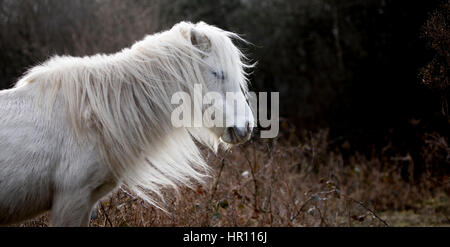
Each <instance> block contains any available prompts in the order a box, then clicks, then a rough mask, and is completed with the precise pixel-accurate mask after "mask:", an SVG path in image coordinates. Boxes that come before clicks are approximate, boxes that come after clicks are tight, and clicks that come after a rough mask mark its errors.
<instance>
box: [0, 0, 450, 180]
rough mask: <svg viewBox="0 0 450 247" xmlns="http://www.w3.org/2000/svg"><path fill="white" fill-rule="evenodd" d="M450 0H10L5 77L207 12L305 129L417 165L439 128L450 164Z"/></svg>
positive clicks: (0, 43) (203, 17) (0, 39)
mask: <svg viewBox="0 0 450 247" xmlns="http://www.w3.org/2000/svg"><path fill="white" fill-rule="evenodd" d="M448 6H449V2H448V1H398V0H346V1H339V0H216V1H209V0H173V1H163V0H134V1H121V0H97V1H91V0H39V1H30V0H0V75H1V76H0V88H9V87H11V86H12V85H13V84H14V83H15V82H16V81H17V79H18V78H19V77H20V76H21V75H22V74H23V73H24V72H25V71H26V70H27V68H29V67H31V66H33V65H36V64H38V63H39V62H42V61H44V60H45V59H47V58H48V57H50V56H52V55H55V54H58V55H62V54H67V55H76V56H84V55H91V54H95V53H99V52H104V53H111V52H115V51H118V50H120V49H121V48H124V47H127V46H130V45H131V44H132V43H133V42H134V41H136V40H140V39H141V38H143V37H144V35H145V34H150V33H153V32H156V31H160V30H164V29H167V28H170V27H171V26H173V25H174V24H175V23H176V22H179V21H181V20H187V21H192V22H197V21H205V22H207V23H209V24H213V25H217V26H218V27H221V28H223V29H227V30H230V31H233V32H237V33H239V34H241V35H242V36H243V37H244V38H245V39H247V40H248V41H250V42H251V43H252V44H253V45H246V44H242V43H240V44H238V45H239V46H240V47H242V49H243V50H244V51H245V53H246V54H247V55H248V56H249V57H250V58H251V60H252V61H257V62H258V65H257V67H256V69H255V70H254V71H253V74H252V75H251V82H252V90H253V91H279V92H280V103H281V106H280V108H281V109H280V112H281V116H282V119H283V121H286V122H288V123H289V125H291V126H295V130H296V131H297V132H298V133H301V132H303V131H305V130H307V131H316V130H319V129H329V130H330V139H331V141H330V144H331V145H334V146H335V147H336V148H339V149H341V150H343V151H342V152H344V153H345V152H348V153H354V152H363V153H366V154H368V155H373V153H374V152H375V153H381V152H386V151H385V150H386V147H389V150H391V151H390V152H392V153H395V154H403V155H407V154H411V156H412V158H413V160H414V162H415V163H414V164H416V165H417V166H418V168H419V169H416V170H415V171H419V172H420V168H421V167H425V163H427V158H426V156H425V155H423V153H424V152H427V151H426V150H428V149H427V148H429V149H430V150H434V149H436V147H435V146H433V145H432V144H433V141H430V140H434V139H433V138H435V139H436V138H437V139H439V140H440V141H439V143H441V144H439V145H441V146H439V148H438V149H439V150H440V151H439V160H438V161H435V162H437V163H438V164H439V167H441V168H445V169H444V170H447V171H448V170H450V169H449V168H448V167H449V159H450V155H449V149H448V144H447V143H448V139H447V138H448V136H449V118H448V106H447V98H448V95H449V92H448V83H449V82H448V70H449V64H450V62H449V61H450V59H449V25H450V23H449V7H448ZM430 136H431V137H430ZM427 138H428V139H427ZM430 138H431V139H430ZM442 138H444V139H442ZM442 140H443V141H442ZM430 143H431V144H430ZM442 143H444V144H442ZM430 145H431V146H430ZM436 145H438V144H436Z"/></svg>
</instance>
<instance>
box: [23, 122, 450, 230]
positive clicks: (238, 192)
mask: <svg viewBox="0 0 450 247" xmlns="http://www.w3.org/2000/svg"><path fill="white" fill-rule="evenodd" d="M282 128H283V131H282V133H281V134H280V136H279V137H278V138H277V139H265V140H252V141H251V142H249V143H247V144H245V145H242V146H236V147H233V148H232V149H231V150H230V151H229V152H228V153H220V154H218V155H214V154H211V153H207V155H206V156H207V159H208V162H209V164H210V165H211V166H212V167H213V168H214V171H215V174H214V176H213V177H212V178H211V179H210V180H209V181H208V183H207V185H206V186H201V185H198V186H197V187H196V188H194V189H189V188H181V189H180V193H179V194H178V195H177V194H176V193H171V192H167V198H166V205H167V210H168V213H164V212H162V211H161V210H159V209H157V208H155V207H153V206H151V205H148V204H146V203H145V202H143V201H142V200H141V199H139V198H137V197H136V196H134V195H133V194H131V193H130V192H128V191H127V189H126V187H122V188H120V189H119V190H118V191H116V192H114V193H113V194H111V195H110V196H109V197H107V198H105V199H104V200H103V201H102V202H100V203H99V205H98V207H97V208H96V210H95V212H94V214H93V217H92V220H91V226H294V227H297V226H419V225H427V226H443V225H447V226H449V225H450V202H449V193H450V183H449V181H450V179H449V177H446V176H441V177H436V176H431V175H430V174H428V173H427V172H425V173H424V174H423V175H422V176H421V177H420V178H415V179H405V174H404V173H405V172H404V167H405V166H406V167H408V166H409V167H411V168H412V167H413V164H412V163H413V161H412V160H411V159H410V157H409V155H407V156H399V157H383V155H382V154H378V155H372V156H371V157H367V156H365V155H361V154H358V153H355V154H353V155H351V156H349V157H347V158H344V156H343V155H342V154H341V152H339V151H338V150H337V149H336V150H333V149H331V148H330V147H331V146H330V142H331V141H330V140H329V139H328V131H325V130H324V131H320V132H318V133H305V134H304V135H303V136H302V137H300V138H299V137H298V136H297V135H295V134H294V132H295V130H293V129H292V128H290V127H289V124H287V123H282ZM441 138H442V137H441ZM442 140H443V141H444V142H445V145H447V144H446V143H447V141H448V140H447V139H445V138H443V139H442ZM428 145H429V144H428ZM440 145H443V144H442V143H441V144H440ZM388 148H389V147H388V146H387V147H386V149H388ZM425 148H429V147H428V146H426V147H425ZM447 148H448V146H447ZM385 151H386V150H385ZM430 162H431V161H430ZM411 177H413V176H412V175H411ZM407 180H409V181H407ZM21 225H22V226H46V225H48V214H45V215H43V216H40V217H37V218H36V219H33V220H30V221H27V222H25V223H23V224H21Z"/></svg>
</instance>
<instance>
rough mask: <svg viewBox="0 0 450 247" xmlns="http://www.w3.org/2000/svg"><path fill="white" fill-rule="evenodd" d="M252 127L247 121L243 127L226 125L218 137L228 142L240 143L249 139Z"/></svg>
mask: <svg viewBox="0 0 450 247" xmlns="http://www.w3.org/2000/svg"><path fill="white" fill-rule="evenodd" d="M252 129H253V128H252V127H251V126H250V124H249V123H247V124H246V126H245V127H237V126H233V127H227V128H225V131H224V133H223V135H222V136H221V137H220V139H221V140H222V141H223V142H226V143H228V144H241V143H244V142H246V141H248V140H249V139H250V136H251V134H252Z"/></svg>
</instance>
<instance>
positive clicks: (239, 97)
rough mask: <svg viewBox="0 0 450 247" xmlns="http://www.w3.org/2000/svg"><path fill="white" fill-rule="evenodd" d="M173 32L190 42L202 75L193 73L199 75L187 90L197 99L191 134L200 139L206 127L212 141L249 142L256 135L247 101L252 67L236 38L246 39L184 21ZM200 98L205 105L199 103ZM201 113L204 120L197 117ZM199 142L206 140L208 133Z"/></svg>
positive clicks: (193, 55) (201, 24)
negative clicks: (248, 76)
mask: <svg viewBox="0 0 450 247" xmlns="http://www.w3.org/2000/svg"><path fill="white" fill-rule="evenodd" d="M171 31H174V32H179V33H180V34H181V35H182V36H183V38H184V39H186V40H187V41H188V44H189V45H190V46H191V48H192V51H193V52H194V53H193V54H191V56H192V60H193V61H194V63H195V65H194V67H196V68H195V69H194V70H193V71H197V72H199V73H192V74H193V75H195V76H190V77H188V78H187V80H188V81H187V82H186V83H188V84H190V85H189V86H188V87H187V88H190V89H191V90H190V96H191V98H194V100H193V101H194V102H193V106H192V107H191V109H193V112H194V113H193V118H190V119H189V120H188V121H187V122H188V124H189V123H192V124H191V126H192V125H193V126H194V128H190V132H191V133H193V135H194V136H199V133H201V132H203V131H201V129H199V128H202V129H203V130H206V131H208V132H209V133H210V134H211V136H212V138H215V139H216V140H220V141H222V142H224V143H227V144H238V143H243V142H245V141H247V140H248V139H249V138H250V135H251V133H252V129H253V126H254V117H253V113H252V110H251V108H250V106H249V104H248V101H247V93H248V86H247V84H248V80H247V77H246V76H247V73H246V72H245V69H246V68H250V67H252V65H248V64H246V62H245V61H246V57H245V56H244V55H243V53H242V52H241V51H240V50H239V49H238V48H237V47H236V46H235V45H234V44H233V41H232V39H237V40H242V41H244V42H245V40H243V39H242V38H240V37H239V36H238V35H237V34H235V33H232V32H228V31H224V30H222V29H220V28H217V27H214V26H211V25H208V24H206V23H204V22H199V23H197V24H192V23H186V22H181V23H179V24H177V25H175V26H174V27H173V28H172V30H171ZM192 86H194V88H193V90H192ZM196 86H197V88H196ZM196 89H197V91H196ZM199 94H201V95H199ZM199 99H201V101H202V102H198V100H199ZM196 106H198V107H196ZM188 112H189V111H188ZM196 114H197V115H196ZM200 114H201V115H202V118H201V119H199V118H198V117H197V118H196V116H198V115H200ZM198 120H200V122H199V121H198ZM209 138H211V137H209ZM198 139H205V138H204V133H203V134H200V137H199V138H198Z"/></svg>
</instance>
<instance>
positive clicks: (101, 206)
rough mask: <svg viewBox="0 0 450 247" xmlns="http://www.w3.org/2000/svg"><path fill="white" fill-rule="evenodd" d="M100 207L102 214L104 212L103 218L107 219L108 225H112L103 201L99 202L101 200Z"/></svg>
mask: <svg viewBox="0 0 450 247" xmlns="http://www.w3.org/2000/svg"><path fill="white" fill-rule="evenodd" d="M100 208H101V209H102V211H103V214H105V218H106V220H107V221H108V223H109V225H110V226H111V227H112V226H113V224H112V222H111V220H110V219H109V215H108V213H107V212H106V210H105V208H104V207H103V203H101V202H100Z"/></svg>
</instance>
